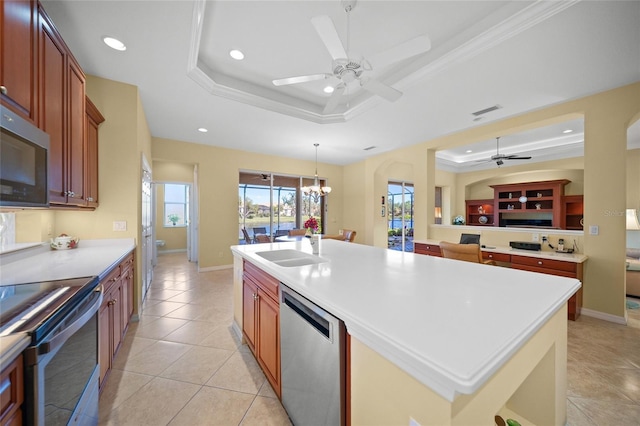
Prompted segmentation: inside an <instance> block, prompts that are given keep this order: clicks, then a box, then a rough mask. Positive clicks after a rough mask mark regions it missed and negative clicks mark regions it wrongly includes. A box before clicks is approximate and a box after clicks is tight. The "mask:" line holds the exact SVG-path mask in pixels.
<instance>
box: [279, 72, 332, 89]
mask: <svg viewBox="0 0 640 426" xmlns="http://www.w3.org/2000/svg"><path fill="white" fill-rule="evenodd" d="M329 77H331V74H312V75H301V76H298V77H287V78H280V79H277V80H273V84H274V85H275V86H286V85H288V84H298V83H306V82H308V81H315V80H324V79H325V78H329Z"/></svg>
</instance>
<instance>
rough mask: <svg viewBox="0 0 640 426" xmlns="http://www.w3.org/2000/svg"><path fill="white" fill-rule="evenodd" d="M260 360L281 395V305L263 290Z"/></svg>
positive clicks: (260, 306)
mask: <svg viewBox="0 0 640 426" xmlns="http://www.w3.org/2000/svg"><path fill="white" fill-rule="evenodd" d="M258 305H259V308H258V312H259V315H260V317H259V319H258V323H259V324H260V327H259V328H258V333H259V336H258V345H259V346H260V347H259V350H257V351H256V352H257V353H258V354H259V362H260V364H261V365H262V366H263V367H264V371H265V374H266V376H267V378H268V379H269V381H270V382H271V384H272V385H274V388H276V387H277V389H276V394H278V395H280V306H279V305H278V303H277V302H275V301H274V300H272V299H271V298H270V297H269V296H267V294H266V293H265V292H263V291H259V292H258Z"/></svg>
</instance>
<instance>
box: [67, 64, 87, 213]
mask: <svg viewBox="0 0 640 426" xmlns="http://www.w3.org/2000/svg"><path fill="white" fill-rule="evenodd" d="M67 63H68V65H67V79H68V80H67V81H68V101H67V110H68V114H69V115H68V118H67V128H68V140H67V144H68V146H69V148H68V151H67V152H68V160H67V161H68V163H67V164H68V169H67V188H68V192H67V204H73V205H77V206H84V205H85V204H86V201H85V191H84V172H85V158H86V150H85V132H84V125H85V120H86V116H85V103H86V99H85V76H84V73H83V72H82V69H81V68H80V66H79V65H78V64H77V63H76V62H75V60H74V59H73V57H72V56H71V54H70V53H67Z"/></svg>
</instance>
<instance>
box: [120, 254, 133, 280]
mask: <svg viewBox="0 0 640 426" xmlns="http://www.w3.org/2000/svg"><path fill="white" fill-rule="evenodd" d="M132 265H133V252H131V253H129V255H128V256H127V257H126V258H125V259H124V260H123V261H122V263H120V269H121V275H124V273H125V272H126V271H128V270H129V269H131V266H132Z"/></svg>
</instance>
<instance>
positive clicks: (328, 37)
mask: <svg viewBox="0 0 640 426" xmlns="http://www.w3.org/2000/svg"><path fill="white" fill-rule="evenodd" d="M311 23H312V24H313V26H314V27H315V29H316V32H317V33H318V35H319V36H320V39H321V40H322V42H323V43H324V45H325V46H326V48H327V50H328V51H329V54H330V55H331V58H333V59H334V60H336V59H345V58H346V57H347V52H346V51H345V50H344V45H343V44H342V41H340V37H338V32H337V31H336V26H335V25H334V24H333V21H332V20H331V18H329V17H328V16H327V15H321V16H314V17H313V18H311Z"/></svg>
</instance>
